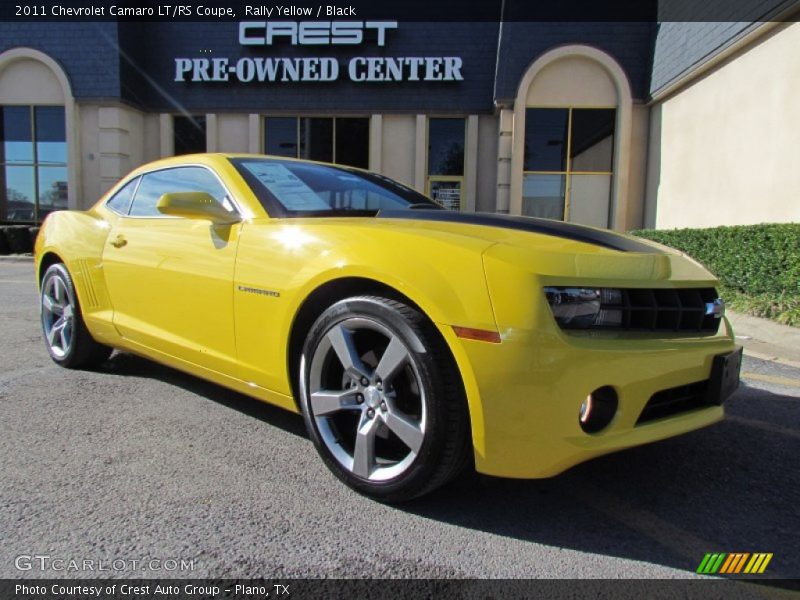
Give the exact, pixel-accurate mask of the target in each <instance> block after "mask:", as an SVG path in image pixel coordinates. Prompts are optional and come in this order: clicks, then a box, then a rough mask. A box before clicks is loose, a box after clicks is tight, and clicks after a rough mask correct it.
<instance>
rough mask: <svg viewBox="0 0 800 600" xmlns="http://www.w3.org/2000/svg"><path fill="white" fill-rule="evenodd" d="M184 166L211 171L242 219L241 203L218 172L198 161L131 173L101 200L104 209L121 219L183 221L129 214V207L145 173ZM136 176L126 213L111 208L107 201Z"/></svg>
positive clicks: (173, 216)
mask: <svg viewBox="0 0 800 600" xmlns="http://www.w3.org/2000/svg"><path fill="white" fill-rule="evenodd" d="M185 167H200V168H202V169H205V170H206V171H208V172H209V173H211V174H212V175H213V176H214V177H215V178H216V179H217V181H218V182H219V184H220V186H221V187H222V189H223V190H225V196H226V197H227V198H228V200H230V202H231V205H232V206H233V208H234V212H235V213H236V214H237V215H238V216H239V217H240V218H241V219H244V215H245V213H244V211H243V210H242V206H241V204H240V203H239V201H238V200H237V199H236V198H235V197H234V196H233V194H231V191H230V189H229V188H228V186H227V185H225V182H224V181H222V178H221V177H220V176H219V174H218V173H217V172H216V171H215V170H214V169H212V168H211V167H209V166H208V165H201V164H198V163H186V164H182V165H170V166H164V167H157V168H155V169H149V170H147V171H139V172H137V173H136V174H135V175H133V176H131V177H128V178H126V179H125V180H123V181H122V182H121V183H119V184H117V187H115V188H114V191H113V192H112V193H111V195H110V196H109V197H108V198H107V199H106V200H105V201H104V202H103V208H105V209H106V210H108V211H110V212H113V213H114V214H115V215H118V216H119V217H121V218H123V219H180V220H184V221H185V220H188V219H187V218H186V217H178V216H176V215H132V214H130V212H131V209H132V208H133V203H134V201H135V200H136V194H138V193H139V186H141V185H142V180H143V179H144V177H145V175H150V174H151V173H158V172H160V171H169V170H172V169H182V168H185ZM137 177H138V178H139V182H138V183H137V184H136V189H135V190H134V192H133V196H132V197H131V202H130V204H128V212H127V213H126V214H122V213H120V212H119V211H116V210H114V209H113V208H111V207H110V206H108V203H109V202H110V201H111V199H112V198H114V196H116V195H117V194H118V193H119V192H120V191H121V190H122V188H124V187H125V186H126V185H128V184H129V183H130V182H132V181H133V180H134V179H136V178H137Z"/></svg>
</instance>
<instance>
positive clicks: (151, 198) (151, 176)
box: [130, 167, 230, 217]
mask: <svg viewBox="0 0 800 600" xmlns="http://www.w3.org/2000/svg"><path fill="white" fill-rule="evenodd" d="M173 192H206V193H208V194H211V195H212V196H213V197H214V198H216V199H217V200H218V201H219V202H221V203H222V204H223V206H225V207H226V208H228V207H230V202H229V201H228V199H227V198H226V193H225V188H224V187H222V184H221V183H220V182H219V180H217V178H216V177H215V176H214V175H213V174H212V173H211V171H209V170H208V169H206V168H204V167H176V168H174V169H163V170H161V171H154V172H152V173H147V174H146V175H143V176H142V183H141V185H139V189H138V190H137V191H136V197H135V198H134V199H133V206H132V207H131V211H130V215H131V216H132V217H159V216H162V215H161V213H160V212H159V210H158V209H157V208H156V204H157V203H158V200H159V198H161V196H163V195H164V194H168V193H173ZM229 210H230V209H229Z"/></svg>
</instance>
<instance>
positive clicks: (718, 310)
mask: <svg viewBox="0 0 800 600" xmlns="http://www.w3.org/2000/svg"><path fill="white" fill-rule="evenodd" d="M706 315H710V316H713V317H714V318H715V319H721V318H722V317H723V316H724V315H725V301H724V300H723V299H722V298H717V299H716V300H714V301H713V302H706Z"/></svg>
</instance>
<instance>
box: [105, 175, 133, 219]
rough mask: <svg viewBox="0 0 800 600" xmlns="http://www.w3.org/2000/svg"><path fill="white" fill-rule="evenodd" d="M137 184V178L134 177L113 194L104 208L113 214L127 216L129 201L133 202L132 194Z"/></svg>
mask: <svg viewBox="0 0 800 600" xmlns="http://www.w3.org/2000/svg"><path fill="white" fill-rule="evenodd" d="M138 182H139V178H138V177H134V178H133V179H131V180H130V181H129V182H128V183H126V184H125V185H124V186H122V189H121V190H120V191H118V192H117V193H116V194H114V195H113V196H112V197H111V199H110V200H109V201H108V202H106V206H107V207H108V208H110V209H111V210H113V211H114V212H115V213H119V214H121V215H127V214H128V210H129V209H130V207H131V200H133V193H134V192H135V191H136V184H137V183H138Z"/></svg>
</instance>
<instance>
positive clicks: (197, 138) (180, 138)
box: [172, 117, 206, 156]
mask: <svg viewBox="0 0 800 600" xmlns="http://www.w3.org/2000/svg"><path fill="white" fill-rule="evenodd" d="M172 134H173V138H174V142H175V156H179V155H181V154H196V153H198V152H205V151H206V118H205V117H173V120H172Z"/></svg>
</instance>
